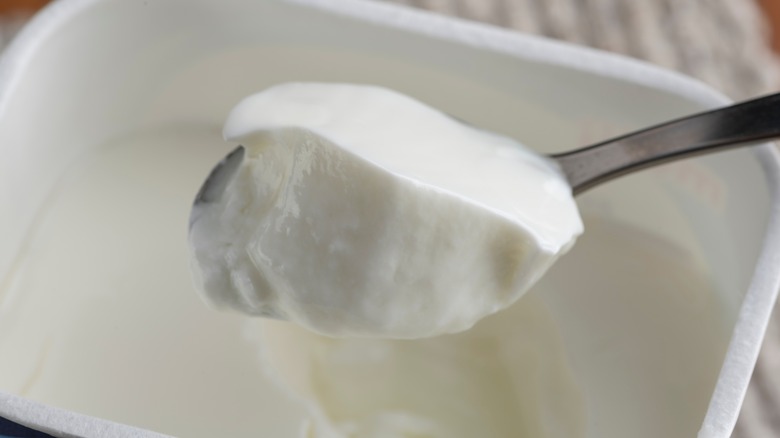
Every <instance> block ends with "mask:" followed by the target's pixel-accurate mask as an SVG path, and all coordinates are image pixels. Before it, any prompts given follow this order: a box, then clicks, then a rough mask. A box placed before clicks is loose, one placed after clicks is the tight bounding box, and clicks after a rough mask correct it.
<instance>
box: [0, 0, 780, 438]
mask: <svg viewBox="0 0 780 438" xmlns="http://www.w3.org/2000/svg"><path fill="white" fill-rule="evenodd" d="M292 80H320V81H350V82H367V83H374V84H380V85H385V86H388V87H392V88H395V89H398V90H400V91H402V92H405V93H408V94H410V95H413V96H415V97H417V98H420V99H422V100H425V101H427V102H429V103H431V104H433V105H434V106H436V107H439V108H441V109H443V110H445V111H447V112H449V113H451V114H453V115H455V116H457V117H459V118H462V119H464V120H468V121H469V122H470V123H472V124H474V125H477V126H481V127H484V128H487V129H491V130H494V131H498V132H502V133H505V134H508V135H511V136H514V137H516V138H518V139H520V140H521V141H523V142H524V143H525V144H527V145H529V146H531V147H534V148H536V149H538V150H539V151H541V152H557V151H561V150H565V149H569V148H572V147H576V146H579V145H583V144H587V143H589V142H592V141H596V140H600V139H603V138H606V137H608V136H609V135H612V134H618V133H621V132H625V131H628V130H631V129H635V128H639V127H643V126H646V125H648V124H652V123H654V122H659V121H663V120H666V119H669V118H672V117H675V116H679V115H683V114H686V113H690V112H694V111H697V110H701V109H704V108H709V107H713V106H717V105H721V104H725V103H727V100H726V99H725V98H724V97H723V96H722V95H720V94H718V93H717V92H715V91H713V90H711V89H709V88H707V87H706V86H704V85H702V84H700V83H698V82H696V81H693V80H691V79H688V78H685V77H682V76H680V75H677V74H674V73H670V72H667V71H664V70H661V69H658V68H655V67H652V66H649V65H646V64H643V63H640V62H636V61H632V60H629V59H625V58H622V57H619V56H615V55H611V54H607V53H602V52H598V51H594V50H589V49H585V48H580V47H574V46H570V45H567V44H562V43H558V42H553V41H548V40H545V39H541V38H536V37H531V36H525V35H519V34H516V33H512V32H508V31H504V30H500V29H496V28H492V27H489V26H484V25H479V24H475V23H467V22H463V21H458V20H454V19H449V18H445V17H440V16H436V15H432V14H427V13H423V12H419V11H414V10H411V9H408V8H402V7H396V6H393V5H387V4H381V3H373V2H369V1H357V0H289V1H283V0H277V1H274V0H268V1H248V0H220V1H213V0H212V1H208V0H154V1H153V0H149V1H124V0H61V1H59V2H55V3H54V4H52V5H51V6H49V7H48V8H47V9H46V10H44V11H43V12H42V13H41V14H39V15H38V16H37V17H36V18H35V20H33V22H32V23H31V24H30V25H29V26H28V27H27V28H26V29H25V30H24V31H23V32H22V34H21V35H20V36H19V38H18V39H17V40H16V41H15V42H14V44H13V45H12V47H11V48H9V50H8V51H7V52H6V54H5V55H4V58H3V59H2V63H1V64H0V157H2V158H0V352H4V353H0V354H4V355H7V356H5V357H3V356H0V389H2V390H5V391H8V392H6V393H0V416H3V417H6V418H9V419H12V420H14V421H17V422H19V423H22V424H27V425H30V426H32V427H35V428H38V429H43V430H46V431H48V432H49V433H52V434H53V435H55V436H83V437H108V436H117V437H119V436H156V434H155V433H153V432H146V431H144V430H141V429H136V428H132V427H129V426H124V425H120V424H117V423H113V422H109V421H106V420H101V419H97V418H94V417H89V416H86V415H81V414H77V413H72V412H69V411H67V410H63V409H58V408H54V407H50V406H49V404H52V405H58V406H67V407H71V408H73V407H72V404H70V403H69V402H68V400H69V393H68V392H67V390H63V391H64V392H62V391H61V392H57V391H56V390H55V389H50V390H47V391H44V390H41V391H42V392H40V391H39V392H38V394H49V395H50V396H51V397H49V398H47V396H41V395H38V396H36V395H34V394H33V395H32V396H31V398H33V399H36V401H31V400H27V399H25V398H22V397H19V396H18V395H17V393H20V392H21V391H18V390H17V389H18V388H19V386H20V385H21V384H20V383H18V382H15V381H13V380H12V379H11V378H10V377H8V376H9V375H12V374H13V373H12V372H11V371H10V370H11V369H12V367H17V369H18V368H20V367H21V368H24V367H25V366H26V365H24V364H23V362H24V360H26V359H24V356H25V355H26V354H28V353H29V351H28V350H35V349H37V348H42V347H40V345H33V344H35V342H38V341H35V340H33V341H30V343H29V344H25V339H33V338H35V337H34V336H32V337H30V338H26V334H25V333H18V332H11V331H6V332H3V327H4V323H7V322H8V321H9V320H10V319H11V318H21V319H24V318H28V317H30V315H25V314H11V313H9V309H12V306H10V304H9V302H10V300H11V299H12V298H13V297H12V296H11V295H12V294H10V293H7V292H8V291H9V290H12V289H13V286H14V281H15V280H14V278H15V277H14V273H15V272H16V271H17V270H19V269H20V268H19V263H20V262H19V260H20V257H22V256H24V255H25V254H27V253H29V252H30V248H29V245H28V244H27V243H25V242H26V239H27V238H26V237H25V236H27V235H28V232H29V231H30V230H31V229H34V227H35V224H36V223H37V222H36V221H37V220H39V219H36V218H39V217H40V216H41V214H45V207H44V206H45V205H46V203H47V198H48V197H50V196H51V193H53V191H54V189H55V188H56V187H57V185H58V184H59V183H58V181H59V180H60V178H61V177H62V175H63V173H64V172H65V171H66V169H67V168H68V166H70V165H71V163H73V162H74V161H76V160H77V159H79V157H81V156H82V155H85V156H88V154H90V153H91V152H94V151H96V150H98V149H99V148H101V147H102V145H105V144H106V143H107V142H108V143H111V142H112V141H114V143H116V141H115V140H116V139H117V138H122V137H125V136H128V135H134V134H135V133H138V132H145V131H148V130H150V129H158V128H159V127H161V126H162V127H165V126H174V125H175V126H183V125H188V126H199V127H201V128H203V129H207V130H208V129H212V128H213V129H214V130H216V129H218V127H219V126H220V125H221V123H222V120H223V119H224V117H225V115H226V114H227V111H228V110H229V109H230V107H231V106H232V105H234V104H235V103H236V102H237V101H238V100H239V99H240V98H241V97H243V96H245V95H247V94H250V93H252V92H255V91H258V90H260V89H262V88H264V87H266V86H269V85H271V84H274V83H278V82H284V81H292ZM199 129H200V128H199ZM215 147H223V146H222V145H220V146H215ZM221 153H222V152H221V150H217V149H215V157H218V156H220V154H221ZM778 170H779V168H778V159H777V154H776V152H775V151H774V149H773V148H772V147H771V146H769V145H763V146H758V147H756V148H752V149H749V150H739V151H733V152H728V153H723V154H719V155H717V156H710V157H705V158H701V159H696V160H692V161H687V162H684V163H679V164H674V165H670V166H666V167H664V168H663V169H658V170H652V171H648V172H645V173H642V174H639V175H635V176H630V177H627V178H626V179H624V180H621V181H620V182H614V183H610V184H609V185H608V186H604V187H603V188H599V189H597V190H594V191H593V192H592V193H588V194H586V195H585V196H584V197H583V198H582V199H581V207H582V210H583V211H584V212H585V213H586V216H594V217H599V218H607V219H609V220H610V221H615V222H619V223H621V224H626V225H627V226H630V227H632V229H634V230H639V231H640V232H647V233H649V234H651V235H652V236H654V238H657V239H659V240H663V241H670V242H674V243H675V245H679V248H682V249H683V250H685V251H687V252H689V253H691V254H694V255H695V258H696V259H697V261H698V263H700V264H701V265H702V266H704V268H705V269H706V271H707V272H708V273H709V275H710V278H711V279H712V281H713V282H714V284H715V286H716V287H715V289H714V290H716V291H717V293H716V296H715V297H714V298H712V299H713V300H715V301H716V302H717V303H718V309H719V310H718V312H717V319H718V322H717V325H718V327H720V328H722V333H720V334H713V335H712V339H714V341H713V342H717V343H721V344H722V346H723V348H722V349H723V352H724V354H725V357H723V356H722V355H721V356H720V357H722V359H718V360H717V361H715V362H713V363H710V364H709V365H711V366H712V367H713V369H715V370H716V371H717V370H718V369H719V370H720V374H719V377H717V380H715V377H714V375H713V377H712V379H711V380H705V381H703V383H702V382H700V384H702V385H705V389H704V390H703V391H705V392H706V393H707V394H709V393H711V398H710V399H709V402H708V404H707V403H706V400H703V401H702V399H701V397H698V396H695V397H692V398H688V396H687V395H686V390H687V389H686V384H685V379H683V378H681V381H680V382H678V383H679V384H678V385H677V386H674V385H672V383H673V382H675V380H674V379H667V380H665V381H664V382H653V381H652V379H650V378H649V377H648V376H649V375H651V374H652V373H651V371H652V370H650V371H648V370H644V371H643V370H641V369H639V368H641V367H636V366H635V365H636V364H633V365H632V362H631V358H632V357H633V358H634V359H637V358H639V359H641V354H639V353H637V354H638V355H635V356H631V355H628V356H626V357H623V356H620V355H621V354H622V353H621V351H622V350H619V348H618V347H619V346H620V345H625V342H627V341H626V339H623V340H621V341H616V340H614V339H611V338H610V336H611V335H610V334H611V333H618V334H619V333H620V332H621V331H622V327H621V325H620V324H621V321H623V320H626V321H627V320H629V319H631V315H622V316H621V315H615V314H614V312H613V310H610V307H609V305H608V304H606V303H604V302H600V301H599V299H604V300H610V299H611V298H610V297H613V298H614V296H617V295H614V296H610V295H609V294H606V295H598V294H593V295H592V296H591V298H590V299H585V300H584V301H582V300H579V301H578V300H577V299H575V298H576V297H578V296H579V297H580V298H581V295H577V294H576V293H574V292H576V291H570V292H561V293H560V294H550V296H549V297H544V298H543V299H544V300H545V301H546V303H547V305H548V306H550V308H551V309H552V310H551V311H552V313H553V314H554V315H556V317H557V318H558V319H557V320H558V321H560V328H559V329H560V331H561V332H562V334H563V337H564V338H566V339H567V342H568V344H567V345H569V346H572V348H571V349H570V351H568V352H567V353H568V355H569V357H570V359H571V362H572V363H573V368H574V374H575V378H583V379H584V380H583V381H582V382H580V383H581V384H582V385H583V387H584V388H585V389H584V390H583V391H584V399H585V400H586V402H585V405H586V408H587V420H586V422H585V426H586V430H585V436H588V437H613V436H645V435H643V434H651V435H648V436H690V433H691V427H693V430H699V435H700V436H701V437H727V436H729V434H730V432H731V430H732V428H733V426H734V423H735V421H736V418H737V415H738V413H739V408H740V405H741V403H742V398H743V395H744V392H745V389H746V387H747V384H748V381H749V379H750V375H751V372H752V369H753V366H754V364H755V361H756V356H757V354H758V350H759V347H760V344H761V340H762V337H763V333H764V330H765V327H766V324H767V320H768V318H769V315H770V311H771V308H772V306H773V304H774V301H775V297H776V294H777V290H778V285H779V284H780V215H778V209H779V208H780V198H778V193H777V184H778ZM196 188H197V187H194V188H193V193H194V190H195V189H196ZM162 189H164V188H162ZM42 211H43V212H44V213H42ZM599 220H600V219H599ZM184 226H185V224H182V227H184ZM587 226H588V223H587V222H586V227H587ZM183 233H184V228H182V235H183ZM586 233H587V231H586ZM575 251H577V250H576V249H575ZM20 254H21V255H20ZM585 259H587V257H585ZM613 274H614V272H611V271H610V269H609V268H608V267H603V269H602V270H598V269H597V267H596V265H594V268H593V269H592V270H591V269H589V268H588V266H585V269H584V272H581V273H580V274H576V273H575V274H572V275H573V276H574V277H572V279H571V281H572V282H574V283H577V282H578V281H579V280H578V279H577V278H576V275H582V276H583V278H585V277H588V276H597V277H605V276H610V275H613ZM52 293H55V292H54V291H53V292H52ZM626 294H628V295H626V296H627V297H630V296H631V291H626ZM665 296H666V295H665ZM671 296H673V295H671ZM620 312H622V310H620ZM692 312H693V314H695V313H696V309H695V308H693V310H692ZM678 317H679V316H678ZM682 317H685V316H684V315H683V316H682ZM624 322H625V321H624ZM659 323H660V324H663V321H661V322H659ZM7 324H10V323H7ZM172 324H173V323H172ZM6 326H8V325H6ZM583 327H585V329H583ZM50 329H51V330H56V327H53V328H50ZM101 329H102V328H101V327H95V328H94V330H96V331H99V330H101ZM591 329H592V332H591V331H589V330H591ZM47 330H48V329H47ZM626 332H627V333H630V332H631V331H630V330H627V331H626ZM679 335H680V337H682V338H685V337H686V336H688V335H689V334H687V333H679ZM578 336H580V338H578ZM626 336H628V335H626ZM648 336H651V335H648ZM35 339H37V338H35ZM578 339H579V340H578ZM583 339H584V340H585V341H583ZM691 339H694V338H691ZM729 339H730V341H729ZM20 340H21V341H20ZM658 341H659V345H663V343H664V342H665V341H664V340H663V339H659V340H658ZM14 342H16V344H18V345H20V346H19V347H18V348H17V350H18V351H17V350H13V349H9V348H6V349H5V350H2V348H3V345H4V343H6V344H12V343H14ZM583 342H584V344H583ZM621 342H622V344H621ZM16 344H15V345H16ZM585 344H587V345H588V347H587V348H585V347H584V346H583V345H585ZM577 346H579V347H577ZM620 348H623V347H620ZM641 348H642V347H641V346H640V349H641ZM648 348H651V347H648ZM597 349H601V350H600V351H596V350H597ZM14 351H15V352H16V353H14ZM658 351H664V350H663V348H660V349H659V350H658ZM137 354H138V355H139V356H140V355H143V354H144V353H142V352H138V353H137ZM611 354H614V355H616V356H615V357H616V358H618V359H616V360H613V361H610V360H609V359H608V358H607V360H605V361H604V362H599V361H598V360H595V359H594V358H598V357H608V356H609V355H611ZM632 354H633V353H632ZM669 354H672V355H673V354H675V353H674V350H673V349H672V350H670V352H669ZM130 355H131V357H132V356H133V353H132V352H131V353H130ZM146 359H148V358H146ZM624 359H625V360H626V362H624V363H621V361H623V360H624ZM639 359H637V360H639ZM15 361H17V362H16V363H15ZM20 363H22V365H20ZM659 363H662V364H665V366H670V367H673V366H674V360H665V359H664V358H661V359H659ZM605 364H606V365H605ZM192 366H193V367H197V364H193V365H192ZM613 366H614V368H611V367H613ZM6 367H7V368H6ZM594 370H595V371H594ZM6 371H8V372H6ZM643 373H645V374H643ZM647 373H650V374H647ZM668 373H671V374H669V375H672V374H673V370H672V371H668ZM597 374H598V375H602V377H604V376H606V377H609V378H610V379H613V378H614V381H615V382H619V383H604V381H600V380H599V378H597V376H596V375H597ZM3 376H5V377H3ZM582 376H586V377H582ZM606 377H604V378H606ZM621 378H623V379H624V380H620V379H621ZM632 382H636V386H632V385H634V384H633V383H632ZM670 382H672V383H670ZM138 384H139V385H141V384H142V382H138ZM605 385H606V386H609V387H610V391H606V392H605V393H603V394H602V393H601V392H600V391H601V389H603V387H604V386H605ZM650 388H652V390H650ZM188 389H189V390H192V391H194V392H198V391H199V390H200V389H199V388H188ZM179 390H183V389H181V388H180V389H179ZM70 391H72V393H73V394H74V397H76V393H77V392H78V391H77V390H73V389H71V390H70ZM621 391H623V392H621ZM699 391H700V392H701V391H702V390H701V388H699ZM53 394H55V395H56V396H54V395H53ZM594 394H595V395H594ZM708 397H709V396H708ZM689 399H690V400H694V402H691V403H693V405H692V406H688V405H686V403H688V401H687V400H689ZM139 400H140V401H139ZM675 401H677V402H678V403H680V406H676V405H675V404H674V403H675ZM101 403H103V404H105V405H111V404H112V403H117V406H118V407H117V408H116V409H120V410H121V409H122V407H121V406H122V405H121V403H129V404H128V406H129V407H128V409H131V408H132V409H136V410H137V411H138V412H141V411H143V409H142V408H139V407H138V406H135V405H133V403H143V397H141V396H139V398H137V399H134V401H131V402H128V401H127V396H126V395H123V394H120V393H117V394H116V397H115V398H113V397H110V396H105V395H104V397H103V398H102V401H101ZM670 403H671V404H670ZM130 405H133V406H132V407H130ZM76 410H79V411H90V409H89V408H88V407H86V408H76ZM151 411H153V412H156V414H154V415H158V416H161V417H165V415H166V410H165V407H164V406H160V407H159V408H155V409H151V408H150V412H151ZM705 411H706V414H705ZM150 415H151V414H150ZM215 415H216V414H215ZM681 418H682V419H681ZM112 420H117V419H116V418H112ZM183 421H185V422H186V421H187V420H186V419H184V420H183ZM152 423H153V422H152ZM652 425H656V426H657V429H655V430H653V429H652V427H655V426H652ZM691 425H693V426H691ZM667 426H668V427H667ZM224 427H225V428H224V436H237V435H236V434H235V433H233V432H231V429H230V422H229V421H227V420H226V424H225V426H224ZM632 430H633V431H638V432H637V433H638V434H631V433H630V431H632ZM178 433H181V434H182V435H186V433H185V432H183V431H179V432H178ZM652 434H654V435H652ZM212 436H213V435H212Z"/></svg>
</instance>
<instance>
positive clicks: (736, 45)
mask: <svg viewBox="0 0 780 438" xmlns="http://www.w3.org/2000/svg"><path fill="white" fill-rule="evenodd" d="M0 1H2V0H0ZM384 1H391V2H396V3H403V4H407V5H409V6H413V7H419V8H424V9H429V10H433V11H437V12H440V13H444V14H448V15H454V16H459V17H464V18H469V19H474V20H479V21H484V22H488V23H493V24H496V25H498V26H503V27H508V28H512V29H517V30H520V31H524V32H529V33H536V34H541V35H545V36H549V37H552V38H559V39H564V40H567V41H572V42H575V43H578V44H584V45H588V46H592V47H597V48H601V49H605V50H611V51H615V52H619V53H623V54H626V55H629V56H633V57H636V58H641V59H645V60H648V61H651V62H653V63H656V64H658V65H662V66H664V67H668V68H671V69H675V70H678V71H681V72H684V73H687V74H689V75H691V76H694V77H697V78H700V79H702V80H704V81H705V82H708V83H710V84H711V85H713V86H714V87H715V88H717V89H719V90H721V91H723V92H725V93H726V94H728V95H730V96H731V97H732V98H735V99H743V98H746V97H751V96H755V95H758V94H762V93H766V92H769V91H772V90H776V89H777V88H778V84H780V68H778V64H777V62H776V60H775V59H774V57H773V56H772V54H771V53H770V51H769V49H768V47H767V44H766V43H765V41H766V32H767V29H766V26H765V23H763V22H762V20H761V16H760V13H759V11H758V9H757V8H756V6H755V4H754V3H753V1H752V0H638V1H635V0H384ZM22 22H23V17H15V18H12V19H6V20H4V21H0V49H2V47H3V46H5V45H6V44H7V43H8V41H9V40H10V38H11V37H12V36H13V34H14V33H15V32H16V30H17V29H18V27H19V25H20V24H21V23H22ZM776 312H777V310H776ZM776 436H780V321H778V317H777V316H775V317H774V318H773V320H772V321H771V323H770V327H769V330H768V332H767V337H766V340H765V342H764V348H763V350H762V353H761V357H760V358H759V363H758V365H757V367H756V371H755V373H754V376H753V381H752V383H751V386H750V389H749V390H748V394H747V397H746V399H745V404H744V407H743V409H742V414H741V416H740V420H739V422H738V424H737V429H736V431H735V433H734V437H738V438H766V437H776Z"/></svg>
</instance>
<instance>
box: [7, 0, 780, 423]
mask: <svg viewBox="0 0 780 438" xmlns="http://www.w3.org/2000/svg"><path fill="white" fill-rule="evenodd" d="M106 1H109V0H56V1H54V2H52V3H50V4H49V5H48V6H46V7H45V8H44V9H43V10H42V11H40V12H39V13H38V14H36V15H35V16H34V17H33V18H32V20H31V21H30V22H29V23H28V24H27V25H26V26H25V27H24V28H23V29H22V30H21V32H20V33H19V34H18V35H17V36H16V38H15V39H14V40H13V41H12V42H11V44H10V45H9V46H8V47H7V48H6V50H5V52H4V53H3V55H2V57H0V120H2V118H3V117H4V114H5V112H6V111H7V107H8V101H9V96H10V95H11V93H12V91H13V89H14V88H15V87H16V86H17V83H18V82H19V81H20V80H21V79H22V77H23V73H24V70H25V69H26V68H27V66H28V65H29V63H30V62H31V59H32V58H33V56H34V54H35V52H36V50H37V49H38V48H39V47H40V46H41V45H43V44H44V43H45V42H46V41H47V39H48V38H49V37H51V36H52V35H54V34H55V33H56V32H57V31H58V30H59V28H60V27H61V26H63V25H64V24H65V23H67V22H68V21H69V20H70V19H72V18H73V17H75V16H77V15H78V14H79V13H81V12H82V11H83V10H86V9H88V8H90V7H93V6H95V5H97V4H99V3H103V2H106ZM275 1H279V2H283V3H292V4H298V5H301V6H305V7H311V8H316V9H320V10H323V11H326V12H329V13H333V14H337V15H342V16H348V17H352V18H355V19H358V20H361V21H365V22H369V23H375V24H378V25H381V26H386V27H392V28H396V29H401V30H405V31H409V32H413V33H417V34H424V35H428V36H431V37H434V38H437V39H443V40H447V41H452V42H457V43H460V44H464V45H467V46H471V47H475V48H479V49H483V50H489V51H493V52H498V53H503V54H506V55H510V56H514V57H518V58H523V59H526V60H529V61H532V62H536V63H540V64H546V65H551V66H558V67H563V68H568V69H571V70H575V71H581V72H584V73H589V74H593V75H597V76H601V77H607V78H612V79H615V80H617V81H623V82H631V83H635V84H639V85H642V86H645V87H647V88H651V89H656V90H658V91H663V92H667V93H670V94H675V95H678V96H680V97H683V98H685V99H688V100H690V101H692V102H694V103H698V104H701V105H703V106H705V107H715V106H720V105H725V104H728V103H729V102H731V101H730V100H729V99H728V98H727V97H725V96H724V95H723V94H722V93H720V92H718V91H715V90H714V89H712V88H711V87H709V86H707V85H705V84H704V83H702V82H700V81H698V80H696V79H693V78H690V77H688V76H685V75H682V74H680V73H676V72H673V71H670V70H666V69H664V68H661V67H658V66H655V65H652V64H649V63H647V62H644V61H640V60H636V59H632V58H628V57H626V56H622V55H619V54H614V53H609V52H604V51H601V50H597V49H592V48H589V47H584V46H575V45H572V44H570V43H566V42H562V41H555V40H551V39H548V38H545V37H540V36H535V35H528V34H522V33H518V32H516V31H512V30H508V29H502V28H498V27H495V26H492V25H488V24H483V23H478V22H473V21H468V20H464V19H459V18H454V17H447V16H443V15H439V14H435V13H431V12H428V11H422V10H417V9H413V8H411V7H407V6H403V5H397V4H390V3H382V2H378V1H366V0H275ZM746 153H751V154H753V156H754V157H755V159H757V160H758V161H759V162H760V163H761V167H762V169H763V171H764V174H765V178H766V184H767V185H768V189H769V195H770V199H771V205H770V208H769V217H768V220H767V228H766V232H765V236H764V243H763V245H762V248H761V251H760V255H759V257H758V260H757V262H756V266H755V268H754V273H753V276H752V279H751V282H750V286H749V287H748V290H747V292H746V293H745V297H744V300H743V302H742V304H741V307H740V309H739V313H738V317H737V322H736V325H735V327H734V331H733V333H732V337H731V341H730V343H729V347H728V350H727V353H726V357H725V360H724V363H723V365H722V368H721V371H720V375H719V377H718V381H717V383H716V386H715V389H714V392H713V395H712V398H711V400H710V404H709V408H708V410H707V414H706V416H705V418H704V421H703V424H702V428H701V430H700V432H699V437H700V438H704V437H706V438H710V437H722V438H726V437H728V436H730V434H731V432H732V430H733V429H734V425H735V424H736V421H737V417H738V415H739V411H740V407H741V405H742V401H743V399H744V397H745V392H746V391H747V387H748V383H749V381H750V375H751V374H752V369H753V367H754V366H755V363H756V360H757V358H758V353H759V351H760V348H761V344H762V341H763V337H764V333H765V332H766V328H767V325H768V323H769V318H770V316H771V314H772V308H773V307H774V304H775V300H776V298H777V292H778V289H780V268H778V267H779V266H780V190H778V189H779V188H780V153H779V152H778V151H777V149H776V148H775V147H774V146H773V144H771V143H764V144H761V145H758V146H755V147H752V148H750V149H747V150H746ZM748 369H749V370H750V371H748ZM23 407H24V408H23ZM42 410H44V411H46V413H48V415H47V414H45V413H44V412H42ZM0 415H2V416H5V417H7V418H9V419H10V420H12V421H16V422H19V423H21V424H26V425H29V426H33V427H37V428H39V429H42V430H46V431H50V432H55V433H66V434H68V435H75V436H97V435H95V433H96V432H97V431H100V432H99V435H100V436H162V435H159V434H156V433H153V432H148V433H145V432H142V431H141V430H139V429H136V428H133V427H130V426H123V425H119V424H116V423H113V422H110V421H106V420H101V419H97V418H91V417H88V416H82V415H79V414H72V413H68V412H67V411H63V410H61V409H58V408H51V407H48V406H45V405H41V404H38V403H35V402H30V401H27V400H24V399H23V398H21V397H18V396H15V395H12V394H6V393H2V392H0ZM76 418H81V420H80V421H73V420H74V419H76ZM66 419H69V420H68V421H65V420H66Z"/></svg>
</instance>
